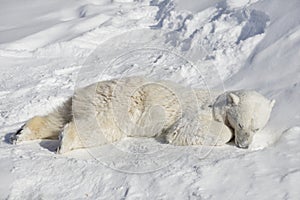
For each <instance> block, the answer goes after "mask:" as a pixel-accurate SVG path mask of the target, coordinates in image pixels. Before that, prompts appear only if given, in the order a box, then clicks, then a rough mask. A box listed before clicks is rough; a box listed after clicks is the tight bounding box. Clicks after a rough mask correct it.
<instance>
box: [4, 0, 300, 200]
mask: <svg viewBox="0 0 300 200" xmlns="http://www.w3.org/2000/svg"><path fill="white" fill-rule="evenodd" d="M299 11H300V2H299V0H287V1H281V0H272V1H271V0H242V1H237V0H222V1H221V0H213V1H211V0H201V1H192V0H188V1H185V0H174V1H173V0H151V1H150V0H103V1H97V0H65V1H59V0H52V1H38V0H27V1H17V0H3V1H2V3H1V7H0V62H1V65H0V70H1V75H0V137H1V142H0V169H1V170H0V177H1V178H0V199H299V196H300V192H299V189H298V186H297V185H298V183H299V181H300V145H299V141H300V123H299V122H300V107H299V99H300V82H299V80H300V66H299V57H300V53H299V52H300V18H299ZM132 75H147V76H149V77H151V78H153V79H166V80H172V81H176V82H177V83H180V84H182V85H185V86H189V87H193V88H206V89H219V90H238V89H253V90H257V91H258V92H260V93H262V94H263V95H265V96H266V97H268V98H269V99H276V105H275V107H274V109H273V111H272V114H271V118H270V121H269V123H268V125H267V127H266V128H265V129H264V130H263V131H262V132H261V133H259V134H257V135H256V136H255V138H254V142H253V144H252V146H251V148H250V149H246V150H245V149H239V148H237V147H235V146H234V145H232V144H228V145H226V146H224V147H214V148H211V147H206V146H190V147H175V146H172V145H168V144H163V143H160V142H159V141H157V140H155V139H140V138H138V139H137V138H125V139H124V140H122V141H120V142H118V143H114V144H112V145H105V146H102V147H97V148H93V149H88V150H76V151H74V152H71V153H69V154H67V155H64V156H62V155H58V154H56V152H55V151H56V148H57V145H58V142H57V141H51V140H43V141H32V142H25V143H23V144H20V145H12V144H10V143H9V136H10V135H11V134H12V133H13V132H15V131H16V130H18V128H20V127H21V125H23V124H24V122H25V121H26V120H28V119H29V118H31V117H33V116H35V115H43V114H46V113H48V112H49V111H51V109H53V108H54V107H55V106H57V105H59V104H61V103H62V102H63V101H64V100H66V99H67V98H68V97H69V96H71V95H72V93H73V91H74V89H75V88H79V87H82V86H85V85H87V84H89V83H93V82H95V81H99V80H106V79H111V78H118V77H123V76H132Z"/></svg>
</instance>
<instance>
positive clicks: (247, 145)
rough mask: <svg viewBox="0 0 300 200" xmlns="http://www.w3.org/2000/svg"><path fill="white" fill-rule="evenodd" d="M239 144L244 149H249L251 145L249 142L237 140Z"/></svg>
mask: <svg viewBox="0 0 300 200" xmlns="http://www.w3.org/2000/svg"><path fill="white" fill-rule="evenodd" d="M237 146H238V147H239V148H242V149H247V148H248V147H249V144H247V143H244V142H237Z"/></svg>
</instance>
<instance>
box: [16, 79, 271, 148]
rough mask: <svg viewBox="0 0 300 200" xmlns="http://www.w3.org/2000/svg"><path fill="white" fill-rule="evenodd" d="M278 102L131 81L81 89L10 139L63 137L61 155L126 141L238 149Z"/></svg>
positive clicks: (237, 93) (165, 83)
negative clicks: (140, 139) (152, 139)
mask: <svg viewBox="0 0 300 200" xmlns="http://www.w3.org/2000/svg"><path fill="white" fill-rule="evenodd" d="M274 103H275V101H269V100H268V99H266V98H265V97H263V96H262V95H260V94H258V93H257V92H254V91H232V92H226V93H220V92H216V91H214V92H211V91H206V90H192V89H189V88H185V87H182V86H181V85H179V84H176V83H173V82H169V81H151V80H148V79H146V78H145V77H127V78H121V79H114V80H108V81H101V82H98V83H94V84H92V85H89V86H86V87H84V88H81V89H78V90H76V91H75V93H74V95H73V96H72V97H71V98H69V99H68V100H67V101H66V102H65V103H63V105H61V106H60V107H58V108H57V109H55V110H54V111H53V112H51V113H49V114H48V115H45V116H35V117H33V118H32V119H30V120H29V121H28V122H26V123H25V125H24V126H23V127H21V129H20V130H18V131H17V132H16V133H15V134H14V135H13V136H12V137H11V140H12V142H14V143H19V142H22V141H26V140H35V139H47V138H50V139H58V138H59V139H60V146H59V148H58V152H59V153H65V152H68V151H71V150H73V149H78V148H87V147H93V146H99V145H104V144H109V143H113V142H115V141H119V140H121V139H122V138H124V137H157V138H159V137H163V138H164V139H165V140H166V142H168V143H171V144H174V145H224V144H226V143H227V142H228V141H230V140H231V139H232V138H233V137H235V142H236V145H237V146H238V147H242V148H246V147H247V146H248V145H249V143H250V142H251V140H252V137H253V134H254V132H257V131H258V130H259V129H261V128H263V127H264V126H265V124H266V123H267V121H268V119H269V116H270V113H271V110H272V107H273V105H274Z"/></svg>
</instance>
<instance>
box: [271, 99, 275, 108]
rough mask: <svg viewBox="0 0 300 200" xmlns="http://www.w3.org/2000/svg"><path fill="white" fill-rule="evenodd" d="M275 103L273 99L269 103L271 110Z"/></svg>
mask: <svg viewBox="0 0 300 200" xmlns="http://www.w3.org/2000/svg"><path fill="white" fill-rule="evenodd" d="M275 103H276V101H275V99H273V100H272V101H271V102H270V106H271V108H273V107H274V105H275Z"/></svg>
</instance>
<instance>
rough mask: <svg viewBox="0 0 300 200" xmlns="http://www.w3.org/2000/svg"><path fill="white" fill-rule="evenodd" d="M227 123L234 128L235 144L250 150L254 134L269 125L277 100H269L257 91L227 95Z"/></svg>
mask: <svg viewBox="0 0 300 200" xmlns="http://www.w3.org/2000/svg"><path fill="white" fill-rule="evenodd" d="M226 96H227V103H226V104H227V105H226V111H225V112H226V114H225V117H226V121H227V123H228V125H229V126H230V127H231V128H233V130H234V136H235V144H236V145H237V146H238V147H241V148H248V146H249V145H250V144H251V142H252V139H253V136H254V134H256V133H257V132H259V131H260V130H261V129H262V128H264V126H265V125H266V124H267V122H268V120H269V118H270V114H271V111H272V108H273V106H274V104H275V100H271V101H270V100H268V99H267V98H265V97H264V96H262V95H261V94H259V93H257V92H255V91H245V90H241V91H234V92H228V93H227V95H226Z"/></svg>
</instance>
